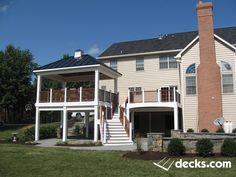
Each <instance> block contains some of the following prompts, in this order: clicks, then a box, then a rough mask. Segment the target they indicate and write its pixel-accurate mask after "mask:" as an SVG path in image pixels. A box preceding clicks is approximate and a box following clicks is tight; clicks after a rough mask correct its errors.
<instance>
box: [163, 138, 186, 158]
mask: <svg viewBox="0 0 236 177" xmlns="http://www.w3.org/2000/svg"><path fill="white" fill-rule="evenodd" d="M167 152H168V154H170V155H173V156H181V155H183V154H184V153H185V146H184V145H183V143H182V141H181V140H180V139H178V138H173V139H171V140H170V143H169V144H168V148H167Z"/></svg>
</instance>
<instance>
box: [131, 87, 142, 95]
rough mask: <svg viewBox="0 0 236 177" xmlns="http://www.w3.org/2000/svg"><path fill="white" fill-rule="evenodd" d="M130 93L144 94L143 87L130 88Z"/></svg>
mask: <svg viewBox="0 0 236 177" xmlns="http://www.w3.org/2000/svg"><path fill="white" fill-rule="evenodd" d="M129 90H130V92H136V94H142V87H129Z"/></svg>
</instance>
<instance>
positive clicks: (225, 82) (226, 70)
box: [221, 61, 234, 93]
mask: <svg viewBox="0 0 236 177" xmlns="http://www.w3.org/2000/svg"><path fill="white" fill-rule="evenodd" d="M221 74H222V89H223V93H233V92H234V84H233V73H232V69H231V66H230V64H229V63H226V62H224V61H222V62H221Z"/></svg>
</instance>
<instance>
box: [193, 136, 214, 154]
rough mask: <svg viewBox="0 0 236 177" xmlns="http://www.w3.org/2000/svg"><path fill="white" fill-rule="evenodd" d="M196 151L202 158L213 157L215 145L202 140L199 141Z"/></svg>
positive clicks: (207, 140) (204, 139)
mask: <svg viewBox="0 0 236 177" xmlns="http://www.w3.org/2000/svg"><path fill="white" fill-rule="evenodd" d="M196 151H197V153H198V154H199V155H200V156H203V157H208V156H211V155H212V154H213V143H212V142H211V141H210V140H209V139H206V138H203V139H200V140H198V141H197V144H196Z"/></svg>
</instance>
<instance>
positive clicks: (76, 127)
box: [74, 125, 81, 135]
mask: <svg viewBox="0 0 236 177" xmlns="http://www.w3.org/2000/svg"><path fill="white" fill-rule="evenodd" d="M74 132H75V134H76V135H79V134H80V133H81V128H80V126H79V125H76V126H75V129H74Z"/></svg>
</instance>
